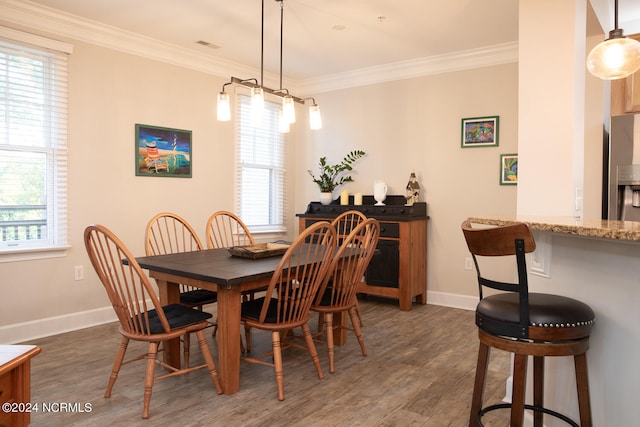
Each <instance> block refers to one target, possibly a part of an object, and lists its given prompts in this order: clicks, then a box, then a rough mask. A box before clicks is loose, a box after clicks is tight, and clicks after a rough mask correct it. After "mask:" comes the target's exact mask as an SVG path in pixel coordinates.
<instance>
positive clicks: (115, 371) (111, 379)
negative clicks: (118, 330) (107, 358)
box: [104, 337, 129, 397]
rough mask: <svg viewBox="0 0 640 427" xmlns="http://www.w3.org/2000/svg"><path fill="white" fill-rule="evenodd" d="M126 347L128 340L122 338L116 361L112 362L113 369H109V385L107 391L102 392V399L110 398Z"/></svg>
mask: <svg viewBox="0 0 640 427" xmlns="http://www.w3.org/2000/svg"><path fill="white" fill-rule="evenodd" d="M128 345H129V338H126V337H122V340H121V341H120V347H119V348H118V353H117V354H116V360H115V361H114V362H113V368H112V369H111V375H110V376H109V384H108V385H107V390H106V391H105V392H104V397H111V390H112V389H113V385H114V384H115V383H116V380H117V379H118V373H119V372H120V367H121V366H122V361H123V360H124V355H125V353H126V352H127V346H128Z"/></svg>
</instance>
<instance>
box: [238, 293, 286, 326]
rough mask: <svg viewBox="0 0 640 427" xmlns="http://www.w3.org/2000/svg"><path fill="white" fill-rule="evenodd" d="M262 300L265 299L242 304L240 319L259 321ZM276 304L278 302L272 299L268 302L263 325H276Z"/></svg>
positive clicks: (262, 298)
mask: <svg viewBox="0 0 640 427" xmlns="http://www.w3.org/2000/svg"><path fill="white" fill-rule="evenodd" d="M264 300H265V297H260V298H256V299H254V300H250V301H244V302H243V303H242V314H241V315H242V317H243V318H247V319H251V320H259V319H260V312H261V311H262V306H263V304H264ZM277 302H278V300H276V299H273V298H272V299H271V301H269V307H268V308H267V317H266V318H265V320H264V321H265V323H276V322H277V321H278V316H277V314H278V306H277Z"/></svg>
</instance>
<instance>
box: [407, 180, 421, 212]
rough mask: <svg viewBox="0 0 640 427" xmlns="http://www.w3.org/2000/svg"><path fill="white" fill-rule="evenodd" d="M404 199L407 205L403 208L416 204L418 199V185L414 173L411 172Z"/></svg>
mask: <svg viewBox="0 0 640 427" xmlns="http://www.w3.org/2000/svg"><path fill="white" fill-rule="evenodd" d="M405 197H406V199H407V204H406V205H405V206H413V204H414V203H416V202H418V200H419V199H420V184H418V180H417V179H416V174H415V172H411V176H410V177H409V182H408V183H407V189H406V193H405Z"/></svg>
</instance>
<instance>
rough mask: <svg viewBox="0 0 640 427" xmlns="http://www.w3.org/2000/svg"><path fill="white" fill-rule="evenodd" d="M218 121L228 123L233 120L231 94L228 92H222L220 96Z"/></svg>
mask: <svg viewBox="0 0 640 427" xmlns="http://www.w3.org/2000/svg"><path fill="white" fill-rule="evenodd" d="M217 116H218V121H221V122H228V121H229V120H231V103H230V101H229V94H228V93H226V92H220V93H219V94H218V112H217Z"/></svg>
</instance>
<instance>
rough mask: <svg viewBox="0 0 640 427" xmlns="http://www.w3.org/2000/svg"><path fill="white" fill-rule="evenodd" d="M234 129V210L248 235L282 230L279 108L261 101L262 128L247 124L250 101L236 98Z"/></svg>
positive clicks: (283, 202) (281, 149) (283, 207)
mask: <svg viewBox="0 0 640 427" xmlns="http://www.w3.org/2000/svg"><path fill="white" fill-rule="evenodd" d="M236 101H237V102H236V109H237V114H236V117H238V120H237V122H236V123H237V129H236V209H237V212H238V215H239V216H240V218H242V220H243V221H244V223H245V224H247V226H248V227H249V229H250V230H251V232H252V233H260V232H283V231H286V230H285V222H284V212H285V203H286V200H285V192H284V175H285V169H284V137H283V135H282V133H280V131H279V129H278V118H279V112H280V105H279V104H276V103H274V102H268V101H265V103H264V106H265V111H264V116H263V117H262V124H261V125H260V126H259V127H254V126H253V125H252V123H251V98H250V97H249V96H247V95H244V94H238V95H237V99H236Z"/></svg>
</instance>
